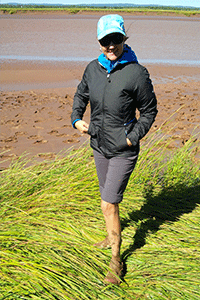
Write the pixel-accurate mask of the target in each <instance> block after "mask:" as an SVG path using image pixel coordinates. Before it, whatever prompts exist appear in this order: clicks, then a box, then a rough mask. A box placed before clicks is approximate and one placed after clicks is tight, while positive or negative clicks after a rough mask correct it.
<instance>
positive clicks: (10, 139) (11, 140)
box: [0, 136, 18, 143]
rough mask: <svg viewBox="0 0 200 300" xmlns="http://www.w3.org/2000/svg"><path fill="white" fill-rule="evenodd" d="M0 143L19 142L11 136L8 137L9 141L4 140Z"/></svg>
mask: <svg viewBox="0 0 200 300" xmlns="http://www.w3.org/2000/svg"><path fill="white" fill-rule="evenodd" d="M0 142H3V143H11V142H14V143H16V142H18V140H17V138H16V137H15V136H10V137H8V138H7V139H4V140H0Z"/></svg>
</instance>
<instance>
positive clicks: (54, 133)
mask: <svg viewBox="0 0 200 300" xmlns="http://www.w3.org/2000/svg"><path fill="white" fill-rule="evenodd" d="M47 133H48V134H51V135H57V134H58V130H55V129H53V130H51V131H50V132H47Z"/></svg>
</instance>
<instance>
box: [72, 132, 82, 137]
mask: <svg viewBox="0 0 200 300" xmlns="http://www.w3.org/2000/svg"><path fill="white" fill-rule="evenodd" d="M72 136H73V137H75V138H78V137H81V135H80V134H78V133H74V134H73V135H72Z"/></svg>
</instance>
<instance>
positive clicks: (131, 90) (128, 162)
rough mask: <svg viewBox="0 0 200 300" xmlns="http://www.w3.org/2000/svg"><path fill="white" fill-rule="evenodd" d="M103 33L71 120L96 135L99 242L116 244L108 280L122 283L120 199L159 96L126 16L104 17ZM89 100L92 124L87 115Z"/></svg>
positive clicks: (99, 27) (92, 141) (92, 140)
mask: <svg viewBox="0 0 200 300" xmlns="http://www.w3.org/2000/svg"><path fill="white" fill-rule="evenodd" d="M97 39H98V42H99V44H100V47H101V51H102V52H103V53H102V54H101V55H100V56H99V57H98V59H95V60H93V61H92V62H90V63H89V64H88V66H87V67H86V69H85V72H84V75H83V78H82V81H81V83H80V84H79V85H78V88H77V91H76V93H75V96H74V102H73V112H72V115H71V120H72V125H73V127H74V128H77V129H78V130H79V131H80V132H81V133H87V134H89V135H90V144H91V147H92V148H93V152H94V159H95V164H96V169H97V175H98V180H99V187H100V193H101V208H102V212H103V215H104V218H105V223H106V229H107V233H108V236H107V237H106V238H105V240H103V241H102V242H99V243H97V244H95V246H97V247H100V248H104V247H105V248H108V247H111V249H112V258H111V262H110V265H109V266H110V268H111V270H112V272H108V274H107V276H106V278H105V283H112V284H119V283H120V277H121V276H122V269H123V266H122V262H121V260H120V245H121V227H120V218H119V203H120V202H121V201H122V198H123V193H124V190H125V188H126V186H127V183H128V180H129V177H130V175H131V173H132V171H133V169H134V167H135V164H136V161H137V157H138V153H139V141H140V139H142V138H143V137H144V135H145V134H146V133H147V132H148V131H149V129H150V127H151V125H152V123H153V122H154V120H155V117H156V114H157V109H156V105H157V101H156V96H155V94H154V91H153V86H152V84H151V80H150V78H149V74H148V71H147V70H146V69H145V68H144V67H143V66H141V65H140V64H138V61H137V58H136V56H135V53H134V52H133V51H132V50H131V48H130V47H129V46H128V45H126V44H125V41H126V40H127V36H126V32H125V28H124V20H123V18H122V17H121V16H119V15H116V14H112V15H105V16H103V17H101V18H100V20H99V22H98V25H97ZM88 102H90V107H91V117H90V124H89V125H88V124H87V123H86V122H85V121H83V120H82V118H83V115H84V112H85V109H86V106H87V104H88ZM136 108H137V109H138V110H139V112H140V118H139V119H138V120H137V119H136V117H135V111H136Z"/></svg>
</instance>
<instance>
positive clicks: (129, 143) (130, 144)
mask: <svg viewBox="0 0 200 300" xmlns="http://www.w3.org/2000/svg"><path fill="white" fill-rule="evenodd" d="M126 141H127V144H128V146H129V147H131V146H132V143H131V141H130V140H129V139H128V138H126Z"/></svg>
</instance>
